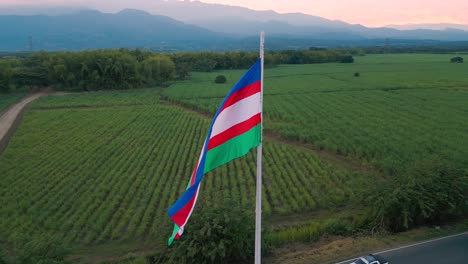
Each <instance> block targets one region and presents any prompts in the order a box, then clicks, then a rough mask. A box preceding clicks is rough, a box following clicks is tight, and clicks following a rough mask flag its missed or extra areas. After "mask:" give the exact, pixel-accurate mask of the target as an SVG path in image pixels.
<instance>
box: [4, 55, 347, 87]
mask: <svg viewBox="0 0 468 264" xmlns="http://www.w3.org/2000/svg"><path fill="white" fill-rule="evenodd" d="M257 59H258V53H255V52H246V51H230V52H196V53H195V52H178V53H154V52H151V51H143V50H139V49H136V50H127V49H119V50H94V51H80V52H35V53H31V54H29V55H28V56H18V57H14V56H9V57H6V58H3V59H0V91H2V92H8V91H12V90H17V89H22V88H30V87H54V88H55V89H59V90H81V91H91V90H105V89H132V88H138V87H149V86H161V85H165V84H167V83H168V82H170V81H173V80H177V79H187V78H189V76H190V72H194V71H199V72H211V71H216V70H227V69H246V68H248V67H250V66H251V65H252V64H254V63H255V61H256V60H257ZM327 62H343V63H349V62H353V59H352V56H351V55H347V53H346V52H343V51H337V50H327V49H311V50H288V51H276V52H267V53H266V54H265V66H266V67H272V66H274V65H277V64H311V63H327Z"/></svg>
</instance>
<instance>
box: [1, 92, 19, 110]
mask: <svg viewBox="0 0 468 264" xmlns="http://www.w3.org/2000/svg"><path fill="white" fill-rule="evenodd" d="M23 96H24V94H23V93H15V94H0V113H1V112H2V111H4V110H5V109H7V108H8V107H9V106H11V105H12V104H14V103H15V102H17V101H18V100H20V99H21V98H22V97H23Z"/></svg>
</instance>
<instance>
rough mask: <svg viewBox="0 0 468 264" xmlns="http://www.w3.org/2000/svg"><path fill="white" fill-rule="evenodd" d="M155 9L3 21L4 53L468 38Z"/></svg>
mask: <svg viewBox="0 0 468 264" xmlns="http://www.w3.org/2000/svg"><path fill="white" fill-rule="evenodd" d="M115 2H116V3H119V2H121V0H115ZM151 3H152V4H153V6H154V7H155V8H154V10H153V8H150V9H149V10H148V11H139V10H133V9H124V10H122V11H120V12H118V13H115V14H110V13H102V12H99V11H95V10H79V9H74V8H58V7H57V8H51V9H44V8H39V9H37V10H35V9H34V8H25V9H24V10H23V11H24V12H26V13H35V12H37V13H39V14H41V13H42V14H48V15H0V39H1V41H0V51H24V50H29V48H30V46H29V44H30V40H32V46H33V50H50V51H56V50H84V49H99V48H142V49H150V50H156V51H182V50H184V51H193V50H198V51H199V50H212V51H213V50H214V51H221V50H233V49H234V50H239V49H245V50H256V49H258V33H259V32H260V31H261V30H264V31H266V33H267V43H268V45H267V47H268V48H269V49H275V50H277V49H303V48H309V47H312V46H314V47H347V46H348V47H349V46H370V45H385V44H386V43H390V44H391V45H426V44H429V45H433V44H434V43H436V44H437V43H439V42H441V41H448V42H453V41H468V32H467V31H463V30H460V29H446V30H428V29H415V30H397V29H393V28H367V27H364V26H362V25H351V24H347V23H345V22H342V21H332V20H327V19H324V18H320V17H316V16H309V15H305V14H300V13H295V14H278V13H276V12H273V11H254V10H250V9H247V8H243V7H235V6H226V5H218V4H216V5H213V4H205V3H201V2H190V1H167V2H166V1H162V0H154V2H151ZM9 10H10V11H8V10H7V11H8V12H13V11H15V10H16V9H9ZM7 11H5V12H7ZM8 12H7V13H8ZM18 12H19V11H18ZM149 12H158V13H160V14H164V15H152V14H150V13H149ZM0 13H1V12H0ZM170 16H173V18H171V17H170ZM177 19H182V20H183V21H179V20H177ZM191 23H193V24H191ZM387 39H389V40H388V41H387Z"/></svg>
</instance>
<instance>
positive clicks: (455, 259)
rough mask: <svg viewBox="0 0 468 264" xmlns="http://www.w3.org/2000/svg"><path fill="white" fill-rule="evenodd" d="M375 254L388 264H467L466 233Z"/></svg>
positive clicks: (467, 235)
mask: <svg viewBox="0 0 468 264" xmlns="http://www.w3.org/2000/svg"><path fill="white" fill-rule="evenodd" d="M376 254H379V255H381V256H382V257H384V258H386V259H387V260H388V262H389V264H432V263H434V264H439V263H441V264H468V232H465V233H462V234H459V235H454V236H448V237H444V238H440V239H434V240H430V241H426V242H421V243H417V244H413V245H409V246H404V247H400V248H396V249H390V250H385V251H382V252H378V253H376ZM351 262H352V261H346V262H340V263H339V264H342V263H351Z"/></svg>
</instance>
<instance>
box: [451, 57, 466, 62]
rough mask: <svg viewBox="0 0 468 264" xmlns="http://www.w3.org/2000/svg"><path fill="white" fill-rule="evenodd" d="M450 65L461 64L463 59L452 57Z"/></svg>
mask: <svg viewBox="0 0 468 264" xmlns="http://www.w3.org/2000/svg"><path fill="white" fill-rule="evenodd" d="M450 62H451V63H463V58H462V57H453V58H451V59H450Z"/></svg>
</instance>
